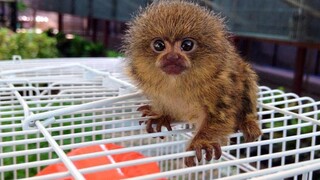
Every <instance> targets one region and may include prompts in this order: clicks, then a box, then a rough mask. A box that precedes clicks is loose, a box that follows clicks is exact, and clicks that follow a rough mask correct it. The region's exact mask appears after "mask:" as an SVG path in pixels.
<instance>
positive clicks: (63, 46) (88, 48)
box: [55, 33, 106, 57]
mask: <svg viewBox="0 0 320 180" xmlns="http://www.w3.org/2000/svg"><path fill="white" fill-rule="evenodd" d="M55 37H56V39H57V42H58V44H57V48H58V50H59V52H60V55H61V56H62V57H105V56H106V50H105V47H104V46H103V44H101V43H94V42H91V41H88V40H86V39H84V38H82V37H80V36H77V35H74V37H73V38H72V39H67V38H66V35H65V34H63V33H58V34H57V35H55Z"/></svg>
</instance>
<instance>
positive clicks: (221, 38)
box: [124, 0, 261, 166]
mask: <svg viewBox="0 0 320 180" xmlns="http://www.w3.org/2000/svg"><path fill="white" fill-rule="evenodd" d="M157 37H160V38H163V39H167V40H168V41H169V42H176V41H178V40H180V39H183V38H186V37H191V38H193V39H194V40H195V41H196V42H197V47H196V49H195V50H194V51H193V52H191V53H189V54H183V53H181V56H183V59H184V60H185V62H186V63H187V64H188V65H189V67H188V68H187V70H185V71H184V72H183V73H181V74H179V75H169V74H166V73H164V72H163V71H162V70H161V69H160V68H158V67H157V66H156V63H158V62H160V61H161V58H162V57H161V56H160V55H159V54H158V53H155V52H154V51H153V50H152V48H151V47H150V43H151V42H152V41H153V40H154V38H157ZM227 38H228V37H227V33H226V30H225V27H224V25H223V22H222V20H221V18H219V17H218V16H217V15H215V14H214V13H213V12H211V11H209V10H207V9H205V8H203V7H200V6H198V5H196V4H194V3H190V2H185V1H179V0H178V1H165V0H164V1H157V2H155V3H153V4H151V5H149V6H148V7H147V8H146V9H145V10H143V11H142V12H140V13H139V15H138V16H137V17H136V18H135V19H134V20H133V21H132V22H130V24H129V29H128V31H127V34H126V35H125V41H124V52H125V54H126V56H127V59H128V66H127V67H128V72H129V75H130V76H131V77H132V78H133V80H134V81H135V82H136V84H137V86H138V87H139V88H141V89H142V90H143V91H144V93H145V95H146V96H147V97H148V98H150V99H151V100H152V107H151V106H150V107H149V109H148V108H147V109H148V110H147V111H148V112H147V111H144V114H145V115H148V114H153V115H154V114H158V117H157V121H158V122H159V123H160V122H161V121H162V119H163V118H161V117H168V116H170V117H171V118H170V119H176V120H184V121H188V122H193V123H195V124H196V126H197V129H196V132H195V136H194V138H193V140H192V141H191V143H190V145H189V147H188V148H187V150H196V152H197V158H198V159H199V160H201V154H200V153H199V152H201V149H204V150H206V154H207V155H206V159H207V160H211V158H212V150H215V156H216V158H219V156H221V149H220V145H223V144H225V143H226V141H227V137H228V136H229V135H230V134H231V133H233V132H235V130H238V129H239V130H240V131H242V132H243V134H244V137H245V139H246V141H254V140H255V139H257V138H258V137H259V136H260V135H261V131H260V128H259V126H258V124H257V121H256V105H257V104H256V100H257V96H256V94H257V84H256V81H257V77H256V74H255V73H254V72H253V71H252V69H251V67H250V66H249V65H248V64H247V63H245V62H244V61H243V60H242V59H241V57H240V56H239V55H238V54H237V52H236V50H235V48H234V47H233V45H232V44H231V43H230V42H229V41H228V39H227ZM166 119H168V118H166ZM153 123H154V119H153ZM160 124H161V123H160ZM162 124H163V123H162ZM149 128H150V127H149ZM157 129H159V128H157ZM219 151H220V154H219ZM217 156H218V157H217ZM186 165H187V166H193V165H195V163H194V160H193V157H190V158H186Z"/></svg>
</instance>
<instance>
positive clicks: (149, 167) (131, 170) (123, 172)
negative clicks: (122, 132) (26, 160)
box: [37, 144, 160, 180]
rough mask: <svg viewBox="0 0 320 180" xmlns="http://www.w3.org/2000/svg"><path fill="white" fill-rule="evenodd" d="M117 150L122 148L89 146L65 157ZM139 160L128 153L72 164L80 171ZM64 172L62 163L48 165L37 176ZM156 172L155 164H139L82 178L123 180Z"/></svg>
mask: <svg viewBox="0 0 320 180" xmlns="http://www.w3.org/2000/svg"><path fill="white" fill-rule="evenodd" d="M119 148H122V147H121V146H119V145H115V144H105V145H100V146H99V145H97V146H89V147H84V148H78V149H74V150H72V151H71V152H69V153H68V154H67V155H68V156H74V155H80V154H88V153H93V152H100V151H106V150H112V149H119ZM141 158H144V156H143V155H142V154H140V153H137V152H129V153H123V154H115V155H110V156H104V157H97V158H88V159H84V160H78V161H73V163H74V164H75V166H76V167H77V168H78V169H82V168H88V167H93V166H99V165H106V164H112V163H116V162H122V161H128V160H134V159H141ZM65 171H68V170H67V168H66V167H65V166H64V164H63V163H59V164H54V165H50V166H48V167H46V168H44V169H43V170H41V171H40V172H39V173H38V174H37V176H42V175H46V174H52V173H57V172H65ZM158 172H160V169H159V166H158V164H157V163H155V162H153V163H147V164H141V165H136V166H130V167H123V168H117V169H111V170H105V171H100V172H95V173H92V174H84V177H85V178H86V180H117V179H125V178H130V177H137V176H142V175H147V174H153V173H158ZM71 179H73V178H71V177H68V178H62V179H59V180H71Z"/></svg>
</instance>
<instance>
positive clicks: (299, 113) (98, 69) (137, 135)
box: [0, 58, 320, 180]
mask: <svg viewBox="0 0 320 180" xmlns="http://www.w3.org/2000/svg"><path fill="white" fill-rule="evenodd" d="M121 64H122V59H108V58H95V59H90V58H89V59H79V58H77V59H53V60H50V59H46V60H28V61H27V60H25V61H15V62H11V61H10V62H9V61H5V62H1V63H0V78H1V79H0V179H3V180H7V179H34V180H36V179H48V180H49V179H59V178H61V179H63V178H68V177H73V178H74V179H88V177H89V176H88V175H93V174H95V173H100V172H111V171H114V172H117V173H118V174H119V176H120V177H121V176H122V179H125V178H127V179H139V180H140V179H159V178H164V179H190V180H193V179H218V178H220V179H250V178H253V179H284V178H290V179H314V178H317V177H319V176H320V171H319V170H320V159H319V157H320V139H319V137H320V131H319V125H320V122H319V121H318V120H319V116H320V110H319V107H320V102H316V101H314V100H313V99H312V98H309V97H299V96H297V95H296V94H293V93H285V92H283V91H281V90H277V89H270V88H268V87H260V88H259V89H260V91H259V99H258V102H259V105H258V107H257V108H258V110H259V112H258V116H259V123H260V125H261V128H262V131H263V136H261V138H260V139H259V140H258V141H256V142H251V143H245V142H244V141H243V136H242V134H241V133H234V134H232V135H231V136H230V143H229V144H228V145H227V146H224V147H222V150H223V155H222V158H221V159H220V160H218V161H215V160H213V161H210V162H205V161H203V162H201V163H199V164H198V165H197V166H195V167H189V168H187V167H185V166H184V162H183V159H184V158H185V157H188V156H193V155H194V152H193V151H190V152H186V151H185V146H186V144H187V143H188V141H189V139H190V138H191V137H192V129H190V128H189V127H191V126H187V125H186V124H183V123H176V124H174V130H173V131H171V132H168V131H165V129H164V131H163V132H161V133H153V134H147V133H146V132H145V130H144V128H145V126H144V125H139V121H143V120H146V118H141V117H140V116H141V115H140V113H139V112H137V111H136V109H137V108H138V107H139V106H141V105H142V104H146V103H148V100H146V99H145V98H144V97H143V96H142V94H141V93H140V92H137V91H136V89H135V87H134V86H133V85H131V83H130V81H129V80H128V78H126V77H125V76H124V75H123V74H122V73H121V72H122V66H121ZM159 136H164V137H165V138H164V139H160V138H154V137H159ZM111 144H112V145H117V146H119V147H120V146H121V148H116V149H108V148H106V147H107V146H105V145H111ZM85 147H100V148H101V151H99V152H91V153H84V154H78V155H70V152H73V151H75V150H79V149H81V148H85ZM132 152H134V153H139V154H140V155H142V156H143V157H144V158H138V159H127V160H122V161H121V162H117V161H116V160H115V157H116V156H125V154H127V153H132ZM92 158H93V159H94V158H107V159H108V160H109V161H108V163H105V164H99V165H95V166H91V167H84V168H81V167H79V165H78V164H77V162H80V161H85V160H90V159H92ZM59 163H60V164H61V163H62V164H64V166H65V170H64V171H56V172H54V173H51V174H41V173H40V172H42V171H43V170H44V169H46V167H50V166H55V165H57V164H59ZM148 163H153V165H156V167H157V168H158V169H159V172H157V173H155V172H154V173H151V174H150V173H149V174H148V173H143V172H142V173H141V174H136V175H127V174H125V171H126V170H128V169H130V168H133V167H138V165H143V164H148ZM39 173H40V174H39Z"/></svg>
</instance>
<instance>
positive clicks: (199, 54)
mask: <svg viewBox="0 0 320 180" xmlns="http://www.w3.org/2000/svg"><path fill="white" fill-rule="evenodd" d="M128 27H129V29H128V31H127V33H126V35H125V40H124V52H125V54H126V56H127V59H128V61H129V70H130V73H131V75H132V76H139V75H142V74H146V73H147V74H149V75H151V74H153V75H154V76H176V77H178V76H181V75H186V74H188V72H192V71H201V70H204V71H206V70H208V71H212V70H214V69H215V68H216V69H217V68H218V67H217V66H220V65H221V64H223V63H224V59H225V58H226V57H224V54H226V51H229V50H228V48H230V43H229V42H228V40H227V36H226V32H225V27H224V25H223V23H222V20H221V18H219V17H218V16H216V15H214V14H213V13H212V12H211V11H209V10H207V9H205V8H204V7H200V6H199V5H196V4H194V3H191V2H186V1H180V0H177V1H168V0H162V1H157V2H154V3H153V4H151V5H149V6H148V7H147V8H146V9H144V10H142V11H141V12H140V13H139V14H138V15H137V16H136V17H135V18H134V19H133V20H132V21H131V22H130V23H129V24H128ZM210 68H211V70H210ZM212 68H213V69H212Z"/></svg>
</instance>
